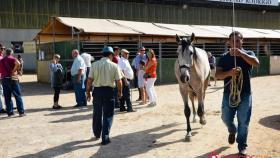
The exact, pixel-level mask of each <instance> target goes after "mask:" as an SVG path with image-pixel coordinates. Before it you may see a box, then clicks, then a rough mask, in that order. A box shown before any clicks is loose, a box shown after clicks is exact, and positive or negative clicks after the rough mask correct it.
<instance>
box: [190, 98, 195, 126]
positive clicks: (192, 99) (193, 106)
mask: <svg viewBox="0 0 280 158" xmlns="http://www.w3.org/2000/svg"><path fill="white" fill-rule="evenodd" d="M194 95H195V94H193V93H190V100H191V102H192V109H193V123H196V110H195V105H194V97H195V96H194Z"/></svg>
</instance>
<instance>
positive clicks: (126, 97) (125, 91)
mask: <svg viewBox="0 0 280 158" xmlns="http://www.w3.org/2000/svg"><path fill="white" fill-rule="evenodd" d="M122 85H123V89H122V92H123V96H122V97H121V98H120V109H124V108H125V107H124V104H125V103H126V106H127V110H132V104H131V100H130V81H128V85H126V84H125V81H124V80H122Z"/></svg>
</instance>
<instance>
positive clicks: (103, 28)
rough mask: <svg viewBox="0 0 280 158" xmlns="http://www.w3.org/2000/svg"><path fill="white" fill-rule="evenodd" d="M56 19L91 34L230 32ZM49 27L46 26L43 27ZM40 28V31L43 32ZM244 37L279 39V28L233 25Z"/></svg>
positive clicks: (227, 29)
mask: <svg viewBox="0 0 280 158" xmlns="http://www.w3.org/2000/svg"><path fill="white" fill-rule="evenodd" d="M56 19H57V21H59V22H60V23H62V24H64V25H66V26H68V27H74V28H77V29H79V30H83V32H84V33H92V34H106V35H110V34H134V35H135V34H136V35H153V36H175V35H176V34H178V35H180V36H189V35H191V33H195V36H196V37H201V38H228V35H229V34H230V33H231V32H232V30H233V29H232V27H228V26H209V25H182V24H162V23H150V22H135V21H124V20H111V19H89V18H69V17H56ZM47 27H50V26H46V27H45V28H47ZM43 30H44V29H42V31H41V32H43ZM234 30H236V31H240V32H241V33H242V34H243V36H244V38H277V39H280V30H269V29H250V28H241V27H235V28H234Z"/></svg>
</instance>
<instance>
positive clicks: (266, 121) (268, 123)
mask: <svg viewBox="0 0 280 158" xmlns="http://www.w3.org/2000/svg"><path fill="white" fill-rule="evenodd" d="M259 123H260V124H261V125H263V126H265V127H268V128H272V129H275V130H278V131H279V130H280V115H273V116H268V117H265V118H262V119H260V121H259Z"/></svg>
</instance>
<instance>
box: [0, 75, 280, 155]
mask: <svg viewBox="0 0 280 158" xmlns="http://www.w3.org/2000/svg"><path fill="white" fill-rule="evenodd" d="M279 81H280V76H279V75H278V76H266V77H257V78H253V79H252V87H253V114H252V118H251V123H250V130H249V137H248V144H249V148H248V149H249V150H248V151H249V153H250V154H251V155H255V156H256V157H261V156H264V157H265V156H266V157H271V158H279V157H280V145H279V142H280V132H279V131H280V110H279V109H280V101H279V100H280V83H279ZM21 82H22V92H23V100H24V105H25V109H26V114H27V116H25V117H22V118H19V117H18V115H15V116H14V117H12V118H8V117H7V116H6V115H3V114H2V115H0V157H1V158H11V157H17V158H30V157H34V158H39V157H40V158H49V157H67V158H87V157H96V158H124V157H137V158H154V157H157V158H181V157H182V158H195V157H198V158H207V157H209V155H211V154H213V153H215V152H217V153H220V155H222V157H224V158H230V157H235V156H234V154H236V152H237V144H234V145H228V143H227V130H226V127H225V126H224V124H223V123H222V120H221V118H220V115H221V112H220V107H221V97H222V91H218V92H216V93H211V94H207V95H206V101H205V105H206V119H207V124H206V125H205V126H203V127H202V126H201V125H200V124H199V123H192V124H191V125H192V128H193V133H194V134H195V135H194V137H193V138H192V141H191V142H186V141H185V140H184V137H185V134H186V123H185V122H186V121H185V117H184V113H183V102H182V99H181V96H180V94H179V90H178V85H177V84H172V85H162V86H156V92H157V94H158V105H157V106H156V107H152V108H149V107H147V106H146V105H138V103H137V102H135V101H134V100H136V99H137V98H136V97H137V92H136V91H133V101H134V102H133V105H134V108H135V109H136V110H137V112H135V113H120V112H118V110H116V114H115V117H114V122H113V127H112V130H111V141H112V143H111V144H109V145H107V146H101V145H100V140H97V141H94V140H93V139H92V136H93V135H92V130H91V123H92V105H91V103H89V104H90V106H88V108H84V109H74V108H72V106H73V105H74V104H75V99H74V93H73V92H71V91H63V92H62V95H61V96H60V104H61V105H62V106H63V107H64V108H63V109H61V110H52V109H51V107H52V90H51V88H50V86H49V85H47V84H39V83H37V82H36V76H35V75H24V76H23V77H22V79H21ZM218 86H222V82H221V81H219V82H218ZM209 88H210V89H208V91H211V88H212V87H209Z"/></svg>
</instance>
